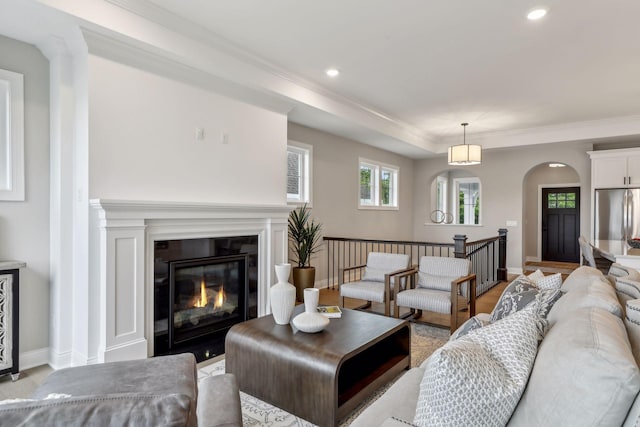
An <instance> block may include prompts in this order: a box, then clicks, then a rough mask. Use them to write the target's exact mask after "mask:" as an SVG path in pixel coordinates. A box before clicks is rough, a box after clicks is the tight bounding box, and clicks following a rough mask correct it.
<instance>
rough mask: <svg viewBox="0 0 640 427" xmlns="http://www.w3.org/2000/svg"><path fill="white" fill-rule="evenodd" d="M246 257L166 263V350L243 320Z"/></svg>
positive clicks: (210, 258) (236, 256) (235, 256)
mask: <svg viewBox="0 0 640 427" xmlns="http://www.w3.org/2000/svg"><path fill="white" fill-rule="evenodd" d="M247 265H248V263H247V256H246V255H230V256H217V257H206V258H197V259H189V260H180V261H172V262H170V263H169V285H170V289H169V298H170V300H169V306H170V313H169V316H168V320H169V328H168V329H169V331H168V332H169V348H172V347H174V346H175V345H177V344H180V343H184V342H186V341H189V340H193V339H196V338H199V337H202V336H204V335H207V334H210V333H213V332H216V331H219V330H222V329H225V328H229V327H230V326H231V325H233V324H235V323H238V322H242V321H244V320H247V319H246V309H245V308H246V307H247V301H246V298H247V289H246V288H247Z"/></svg>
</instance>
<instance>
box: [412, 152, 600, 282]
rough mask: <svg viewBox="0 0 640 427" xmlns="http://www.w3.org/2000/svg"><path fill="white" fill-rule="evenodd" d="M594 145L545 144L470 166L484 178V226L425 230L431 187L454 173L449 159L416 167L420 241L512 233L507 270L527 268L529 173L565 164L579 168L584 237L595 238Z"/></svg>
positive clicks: (488, 157)
mask: <svg viewBox="0 0 640 427" xmlns="http://www.w3.org/2000/svg"><path fill="white" fill-rule="evenodd" d="M590 149H591V144H589V143H572V144H562V145H544V146H539V147H521V148H513V149H503V150H485V151H484V152H483V155H482V156H483V157H482V164H481V165H478V166H468V169H469V171H471V172H473V173H475V175H476V176H478V177H479V178H480V182H481V185H482V194H481V196H480V197H481V199H480V200H481V206H482V213H481V217H482V225H480V226H455V225H424V224H425V223H430V220H429V216H430V212H431V210H432V209H434V207H432V206H431V195H430V189H431V182H432V181H433V179H435V177H436V176H437V175H438V174H439V173H441V172H442V171H443V170H447V169H449V166H448V165H447V159H446V157H438V158H434V159H424V160H421V161H418V162H416V164H415V174H414V188H416V191H415V193H414V194H415V198H414V237H415V238H416V239H418V240H426V241H431V242H451V241H452V236H453V235H454V234H466V235H467V236H468V237H469V240H476V239H481V238H485V237H489V236H496V235H497V234H498V229H499V228H507V229H508V231H509V233H508V236H507V241H508V244H507V267H508V268H509V269H510V270H511V271H514V272H515V271H519V270H521V269H522V266H523V262H524V255H523V248H522V245H523V230H524V228H523V220H524V215H523V206H524V195H523V192H524V187H523V186H524V178H525V176H526V174H527V172H528V171H529V170H530V169H531V168H533V167H536V166H537V165H539V164H541V163H547V162H560V163H565V164H567V165H569V166H571V167H573V168H574V169H575V171H576V173H577V174H578V177H579V181H580V186H581V196H582V201H581V212H580V222H581V233H582V234H584V235H585V236H589V233H588V229H589V205H590V200H591V198H590V182H591V163H590V161H589V156H588V155H587V153H586V152H587V151H588V150H590ZM507 220H516V221H517V222H518V225H517V226H516V227H506V223H507Z"/></svg>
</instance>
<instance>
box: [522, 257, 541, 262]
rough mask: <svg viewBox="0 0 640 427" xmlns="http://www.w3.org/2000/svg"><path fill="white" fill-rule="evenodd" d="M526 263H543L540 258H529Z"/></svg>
mask: <svg viewBox="0 0 640 427" xmlns="http://www.w3.org/2000/svg"><path fill="white" fill-rule="evenodd" d="M525 262H542V260H541V259H540V257H539V256H527V257H526V261H525Z"/></svg>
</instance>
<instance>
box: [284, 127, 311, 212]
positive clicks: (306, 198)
mask: <svg viewBox="0 0 640 427" xmlns="http://www.w3.org/2000/svg"><path fill="white" fill-rule="evenodd" d="M290 147H291V148H294V149H298V150H301V151H305V152H306V154H307V155H306V156H305V158H306V159H305V160H306V161H305V165H304V169H306V174H304V173H303V200H298V199H290V198H289V196H288V193H287V204H288V205H294V206H300V205H304V204H305V203H306V204H307V206H309V207H312V205H313V203H312V201H313V146H312V145H309V144H305V143H303V142H299V141H293V140H288V141H287V155H288V153H289V148H290Z"/></svg>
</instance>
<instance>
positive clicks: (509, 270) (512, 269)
mask: <svg viewBox="0 0 640 427" xmlns="http://www.w3.org/2000/svg"><path fill="white" fill-rule="evenodd" d="M507 274H522V268H517V267H508V268H507Z"/></svg>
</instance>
